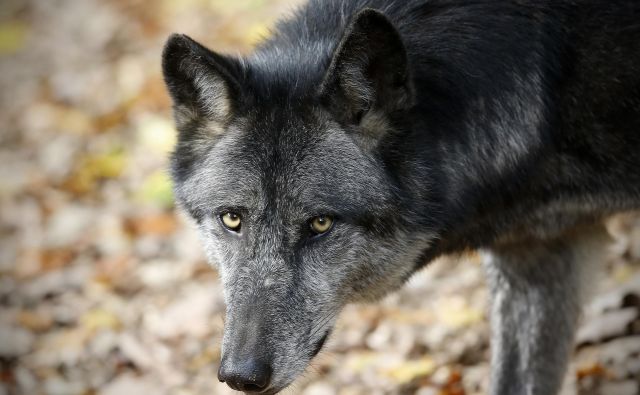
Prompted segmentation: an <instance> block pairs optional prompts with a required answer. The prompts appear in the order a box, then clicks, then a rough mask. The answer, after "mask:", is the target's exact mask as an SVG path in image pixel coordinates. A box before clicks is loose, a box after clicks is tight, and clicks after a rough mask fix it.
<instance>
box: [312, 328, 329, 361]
mask: <svg viewBox="0 0 640 395" xmlns="http://www.w3.org/2000/svg"><path fill="white" fill-rule="evenodd" d="M330 333H331V329H327V331H326V332H325V333H324V335H323V336H322V338H321V339H320V340H318V341H317V342H316V344H315V346H314V349H313V354H311V358H313V357H315V356H316V355H318V353H319V352H320V350H322V347H323V346H324V344H325V343H326V342H327V339H328V338H329V334H330Z"/></svg>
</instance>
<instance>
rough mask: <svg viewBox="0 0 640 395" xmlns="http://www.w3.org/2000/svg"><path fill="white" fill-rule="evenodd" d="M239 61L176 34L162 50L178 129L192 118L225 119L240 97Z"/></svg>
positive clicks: (164, 72) (164, 71) (165, 74)
mask: <svg viewBox="0 0 640 395" xmlns="http://www.w3.org/2000/svg"><path fill="white" fill-rule="evenodd" d="M240 69H241V68H240V64H239V62H237V61H235V60H234V59H231V58H229V57H225V56H222V55H219V54H217V53H215V52H213V51H210V50H208V49H207V48H205V47H203V46H202V45H200V44H198V43H197V42H195V41H194V40H192V39H191V38H189V37H187V36H185V35H182V34H173V35H172V36H171V37H169V40H168V41H167V43H166V44H165V47H164V51H163V53H162V72H163V74H164V80H165V83H166V84H167V88H168V90H169V94H170V95H171V98H172V99H173V104H174V112H175V118H176V124H177V126H178V129H182V128H183V127H186V126H187V125H189V124H190V123H191V122H193V121H198V120H202V119H205V120H209V121H213V122H220V123H222V122H224V121H225V120H227V119H228V117H229V116H230V115H231V113H232V111H233V110H234V109H235V107H237V104H238V102H239V100H240V85H239V83H238V79H237V76H239V75H240Z"/></svg>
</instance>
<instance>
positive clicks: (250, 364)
mask: <svg viewBox="0 0 640 395" xmlns="http://www.w3.org/2000/svg"><path fill="white" fill-rule="evenodd" d="M218 380H220V382H223V383H226V384H227V385H228V386H229V387H231V388H233V389H234V390H237V391H244V392H260V391H264V390H265V389H267V388H268V387H269V384H270V383H271V367H270V366H269V365H267V364H266V363H264V362H262V361H259V360H253V359H250V360H247V361H243V362H241V363H237V364H233V363H228V362H227V361H223V362H222V364H221V365H220V369H218Z"/></svg>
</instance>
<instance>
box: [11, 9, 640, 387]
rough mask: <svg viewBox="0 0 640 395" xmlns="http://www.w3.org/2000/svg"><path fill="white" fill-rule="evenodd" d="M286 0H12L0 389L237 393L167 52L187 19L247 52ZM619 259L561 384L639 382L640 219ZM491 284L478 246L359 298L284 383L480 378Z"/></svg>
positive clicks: (200, 32) (403, 383) (200, 36)
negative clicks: (366, 299)
mask: <svg viewBox="0 0 640 395" xmlns="http://www.w3.org/2000/svg"><path fill="white" fill-rule="evenodd" d="M293 3H294V1H292V0H277V1H266V0H234V1H226V0H158V1H142V0H47V1H44V0H2V1H1V2H0V237H1V244H0V308H1V311H0V395H10V394H25V395H26V394H34V395H36V394H49V395H90V394H100V395H128V394H136V395H145V394H154V395H162V394H171V395H192V394H193V395H195V394H229V393H233V391H231V390H230V389H228V388H227V387H226V386H225V385H224V384H220V383H218V380H217V379H216V372H217V368H218V362H219V357H220V340H221V333H222V325H223V318H222V315H223V311H224V309H223V302H222V293H221V289H220V285H219V283H218V280H217V274H216V272H215V270H213V269H212V268H210V267H209V266H208V265H207V264H206V262H205V261H204V258H203V254H202V251H201V248H200V246H199V243H198V240H197V238H196V235H195V232H194V230H193V227H192V226H191V224H190V223H189V222H188V221H187V220H186V219H185V217H184V216H182V215H181V214H180V213H178V212H177V211H176V210H175V207H174V204H173V199H172V194H171V186H170V183H169V180H168V177H167V173H166V169H167V153H168V152H169V151H170V150H171V148H172V145H173V143H174V140H175V131H174V127H173V123H172V121H171V114H170V103H169V99H168V96H167V94H166V92H165V89H164V85H163V81H162V77H161V72H160V53H161V48H162V45H163V43H164V40H165V39H166V38H167V36H168V35H169V33H171V32H181V33H186V34H189V35H190V36H192V37H193V38H195V39H197V40H199V41H201V42H203V43H205V44H206V45H208V46H210V47H212V48H214V49H216V50H219V51H222V52H228V53H240V54H241V53H246V52H247V51H249V50H250V49H251V47H252V45H254V44H255V43H256V41H257V40H259V39H260V37H263V36H266V35H268V27H269V26H270V25H271V24H272V23H273V21H274V20H275V18H276V17H278V16H280V15H283V14H284V13H286V12H287V11H288V10H290V9H291V7H292V6H293V5H294V4H293ZM610 228H611V232H612V235H613V236H614V237H613V243H612V250H611V259H610V260H609V261H608V263H607V265H603V268H605V270H604V273H603V275H602V278H601V280H600V281H599V282H598V287H597V290H594V294H595V297H594V300H593V302H591V304H589V306H588V307H587V309H586V314H585V318H584V320H583V324H582V327H581V330H580V333H579V336H578V348H577V350H576V352H575V356H574V360H573V366H572V372H571V373H570V374H569V376H568V383H567V386H566V387H567V389H566V393H567V394H576V393H579V394H581V395H587V394H604V395H634V394H638V393H640V389H639V388H640V384H639V383H640V318H639V313H640V219H639V217H638V216H633V215H629V216H622V217H619V218H616V219H615V220H613V221H611V223H610ZM486 309H487V293H486V290H485V287H484V283H483V276H482V268H481V266H480V264H479V258H478V257H477V256H475V255H471V256H465V257H458V258H455V259H453V258H451V259H442V260H440V261H438V262H436V263H434V264H433V265H431V266H430V267H429V268H428V269H427V270H424V271H423V272H422V273H420V274H419V275H417V276H415V277H414V278H413V279H412V280H411V281H410V282H409V284H407V286H406V287H405V289H404V290H403V291H402V292H399V293H397V294H394V295H392V296H390V297H389V298H387V299H385V300H384V301H383V302H382V303H380V304H376V305H366V306H352V307H349V308H348V309H347V310H346V311H345V312H344V313H343V315H342V319H341V321H340V323H339V325H338V329H337V330H336V331H335V332H334V335H333V337H332V339H331V340H330V342H329V344H328V346H327V348H326V351H324V352H323V353H322V354H321V355H320V357H319V358H317V359H316V361H314V363H313V366H312V367H311V368H310V369H309V370H308V372H307V374H305V376H304V377H303V378H301V379H300V380H298V381H297V382H296V383H295V384H294V385H293V386H292V388H291V389H288V390H287V393H290V394H299V393H302V394H305V395H332V394H340V395H357V394H420V395H438V394H439V395H463V394H481V393H485V391H486V386H487V381H488V377H487V373H488V369H489V367H488V347H489V344H488V334H489V327H488V323H487V319H486Z"/></svg>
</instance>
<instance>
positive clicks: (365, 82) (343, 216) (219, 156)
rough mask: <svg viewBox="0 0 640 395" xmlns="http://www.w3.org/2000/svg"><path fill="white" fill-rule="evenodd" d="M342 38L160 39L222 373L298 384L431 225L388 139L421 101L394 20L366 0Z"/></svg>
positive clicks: (234, 381) (182, 191)
mask: <svg viewBox="0 0 640 395" xmlns="http://www.w3.org/2000/svg"><path fill="white" fill-rule="evenodd" d="M336 41H337V42H338V44H337V45H333V46H332V47H331V46H329V48H328V49H327V56H325V57H326V59H323V55H322V53H321V52H322V51H323V49H322V48H320V49H318V51H319V52H320V53H319V54H314V53H313V51H312V50H308V51H306V54H304V53H303V52H304V51H300V48H298V49H297V50H294V49H292V53H294V54H293V55H292V54H291V53H288V52H287V49H286V46H282V47H281V48H277V47H274V48H271V50H270V49H269V48H263V51H262V54H260V53H258V54H256V55H255V56H253V57H251V58H248V59H244V60H238V59H233V58H230V57H226V56H222V55H219V54H216V53H214V52H212V51H210V50H208V49H206V48H204V47H203V46H201V45H199V44H198V43H196V42H194V41H193V40H191V39H189V38H188V37H186V36H180V35H174V36H172V37H171V38H170V39H169V41H168V43H167V44H166V47H165V50H164V55H163V69H164V75H165V80H166V83H167V85H168V88H169V92H170V93H171V96H172V98H173V100H174V110H175V118H176V123H177V126H178V130H179V140H178V145H177V147H176V150H175V153H174V155H173V158H172V159H173V162H172V171H173V179H174V182H175V190H176V195H177V199H178V201H179V202H180V204H181V206H182V207H183V208H184V209H186V210H187V211H188V212H189V213H190V214H191V216H193V218H194V219H195V221H197V223H198V225H199V229H200V232H201V236H202V239H203V241H204V244H205V246H206V251H207V254H208V256H209V259H210V261H211V262H212V263H213V264H215V265H217V266H218V268H219V272H220V275H221V278H222V282H223V283H224V294H225V300H226V303H227V318H226V324H225V334H224V340H223V347H222V350H223V352H222V354H223V357H222V363H221V367H220V371H219V378H220V380H223V381H226V382H227V383H228V384H229V385H230V386H231V387H232V388H235V389H238V390H241V391H245V392H250V393H258V392H260V393H275V392H277V391H279V390H281V389H283V388H284V387H286V386H287V385H289V384H290V383H291V382H292V381H293V380H294V379H295V378H296V376H297V375H298V374H299V373H300V372H302V371H303V370H304V369H305V368H306V366H307V365H308V363H309V361H310V360H311V359H312V358H313V357H314V356H315V355H316V354H317V353H318V352H319V350H320V349H321V347H322V345H323V344H324V342H325V340H326V338H327V336H328V335H329V333H330V331H331V328H332V326H333V324H334V322H335V320H336V316H337V314H338V313H339V311H340V310H341V308H342V307H343V306H344V305H345V304H347V303H349V302H353V301H363V300H373V299H376V298H379V297H381V296H382V295H384V294H386V293H387V292H389V291H391V290H394V289H396V288H397V287H399V286H400V285H401V284H402V283H403V281H404V280H405V279H406V278H407V277H408V276H409V275H410V274H411V273H412V272H413V270H414V268H415V262H416V260H417V259H418V258H419V255H420V252H421V250H422V249H423V248H424V247H425V245H426V244H427V243H428V240H429V237H430V236H429V235H428V234H426V233H425V232H418V231H416V228H415V227H414V225H415V224H414V223H413V222H412V221H413V218H412V214H411V213H412V207H409V204H408V202H409V201H411V200H413V199H414V198H415V196H409V195H410V194H409V193H408V192H407V189H408V188H409V187H408V186H407V185H406V184H407V182H408V181H406V175H405V174H404V171H405V170H406V168H405V167H403V166H404V165H403V164H402V162H403V160H402V155H403V154H402V153H401V152H399V151H398V146H397V144H396V143H395V141H396V140H397V136H396V135H397V134H399V133H401V129H402V125H403V122H405V119H406V117H408V116H409V115H408V114H409V112H410V109H411V107H412V105H413V88H412V83H411V77H410V72H409V66H408V64H407V56H406V53H405V49H404V46H403V43H402V41H401V38H400V35H399V34H398V33H397V32H396V30H395V29H394V27H393V26H392V24H391V23H390V22H389V21H388V20H387V19H386V18H385V17H384V16H383V15H382V14H380V13H378V12H376V11H372V10H365V11H362V12H361V13H359V14H358V15H357V16H356V17H354V19H353V21H352V22H351V24H350V26H349V27H348V28H347V29H346V31H345V32H344V35H343V37H342V39H341V40H336ZM296 51H297V52H296ZM265 53H270V54H271V55H269V56H271V57H269V56H268V55H265ZM274 53H276V54H277V57H280V58H276V57H274V55H273V54H274ZM301 54H302V55H301ZM305 67H308V70H307V71H308V75H305V70H304V68H305ZM318 70H320V72H318Z"/></svg>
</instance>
